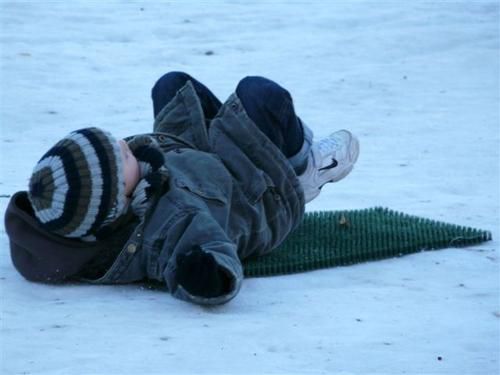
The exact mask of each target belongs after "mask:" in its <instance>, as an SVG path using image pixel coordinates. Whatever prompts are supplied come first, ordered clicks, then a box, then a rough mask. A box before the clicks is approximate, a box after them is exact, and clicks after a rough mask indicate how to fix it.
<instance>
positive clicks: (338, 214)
mask: <svg viewBox="0 0 500 375" xmlns="http://www.w3.org/2000/svg"><path fill="white" fill-rule="evenodd" d="M488 240H491V233H490V232H487V231H483V230H479V229H474V228H469V227H463V226H458V225H453V224H448V223H443V222H439V221H434V220H429V219H424V218H421V217H416V216H411V215H407V214H404V213H401V212H396V211H392V210H389V209H387V208H380V207H376V208H369V209H364V210H353V211H325V212H310V213H306V214H305V216H304V220H303V222H302V223H301V224H300V226H299V227H298V228H297V229H296V230H295V231H294V232H293V233H292V234H291V235H290V236H289V237H288V238H287V239H286V240H285V242H283V243H282V244H281V245H280V246H279V247H278V248H277V249H275V250H274V251H273V252H272V253H270V254H269V255H265V256H262V257H255V258H250V259H248V260H246V261H245V262H244V271H245V276H246V277H258V276H273V275H284V274H290V273H297V272H304V271H310V270H315V269H319V268H328V267H336V266H346V265H350V264H355V263H361V262H367V261H371V260H378V259H386V258H393V257H398V256H402V255H405V254H410V253H416V252H419V251H423V250H437V249H443V248H447V247H460V246H467V245H473V244H478V243H481V242H484V241H488Z"/></svg>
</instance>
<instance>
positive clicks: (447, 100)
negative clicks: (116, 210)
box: [0, 0, 500, 374]
mask: <svg viewBox="0 0 500 375" xmlns="http://www.w3.org/2000/svg"><path fill="white" fill-rule="evenodd" d="M0 17H1V18H0V25H1V26H0V27H1V29H0V47H1V60H0V61H1V70H0V73H1V75H0V89H1V98H0V99H1V100H0V105H1V107H0V108H1V109H0V124H1V134H0V145H1V146H0V147H1V154H0V168H1V169H0V176H1V177H0V212H2V214H3V212H4V211H5V207H6V205H7V202H8V197H9V196H10V195H12V194H13V193H14V192H15V191H17V190H25V189H26V186H27V181H28V179H29V176H30V173H31V170H32V168H33V166H34V164H35V163H36V161H37V160H38V159H39V158H40V157H41V155H42V154H43V153H44V152H45V150H46V149H47V148H49V147H50V146H52V145H53V144H54V143H55V142H56V141H57V140H58V139H59V138H60V137H62V136H64V135H65V134H67V133H68V132H70V131H71V130H74V129H77V128H80V127H85V126H91V125H92V126H94V125H95V126H100V127H104V128H106V129H108V130H111V131H113V132H114V134H115V135H117V136H120V137H121V136H126V135H130V134H134V133H139V132H144V131H148V130H149V129H151V125H152V108H151V99H150V89H151V87H152V85H153V84H154V82H155V80H156V79H157V78H158V77H159V76H160V75H162V74H163V73H165V72H167V71H171V70H181V71H186V72H188V73H190V74H192V75H193V76H194V77H196V78H198V79H199V80H201V81H202V82H204V83H205V84H206V85H207V86H209V87H210V88H212V90H213V91H214V92H215V93H216V95H218V96H219V97H220V98H221V99H225V98H227V97H228V96H229V94H230V93H231V92H232V90H233V89H234V87H235V85H236V83H237V82H238V80H239V79H241V78H242V77H244V76H246V75H262V76H266V77H269V78H272V79H274V80H275V81H277V82H278V83H280V84H281V85H283V86H284V87H286V88H287V89H288V90H289V91H290V92H291V93H292V95H293V97H294V102H295V106H296V110H297V113H298V114H299V115H300V116H301V117H302V118H303V120H304V121H305V122H306V123H307V124H308V125H309V126H310V127H311V128H312V129H313V130H314V131H315V134H316V136H317V137H321V136H325V135H327V134H328V133H330V132H332V131H335V130H337V129H340V128H347V129H350V130H351V131H353V132H354V133H356V134H357V135H358V136H359V138H360V140H361V146H362V147H361V155H360V158H359V161H358V164H357V166H356V168H355V170H354V172H353V173H352V174H351V175H350V176H349V177H348V178H347V179H345V180H343V181H341V182H339V183H337V184H332V185H331V186H328V187H326V188H325V189H324V191H323V193H322V194H321V195H320V196H319V198H318V199H317V200H315V201H314V202H312V203H311V204H309V205H308V206H307V209H308V210H310V211H312V210H335V209H355V208H366V207H372V206H386V207H390V208H392V209H395V210H399V211H404V212H406V213H409V214H414V215H420V216H424V217H428V218H432V219H436V220H443V221H448V222H452V223H455V224H461V225H468V226H474V227H479V228H482V229H486V230H490V231H492V234H493V241H491V242H487V243H484V244H482V245H480V246H474V247H470V248H465V249H446V250H442V251H436V252H425V253H419V254H415V255H411V256H406V257H402V258H398V259H390V260H386V261H379V262H371V263H366V264H361V265H356V266H350V267H342V268H334V269H327V270H321V271H316V272H309V273H304V274H299V275H293V276H283V277H270V278H262V279H248V280H246V281H245V282H244V286H243V288H242V290H241V292H240V294H239V296H238V297H237V298H236V299H235V300H233V301H232V302H231V303H229V304H227V305H225V306H221V307H216V308H202V307H199V306H195V305H191V304H188V303H184V302H181V301H178V300H175V299H174V298H172V297H171V296H170V295H169V294H167V293H165V292H164V291H162V290H151V289H148V288H145V287H144V286H141V285H135V284H134V285H125V286H88V285H80V284H73V285H62V286H53V285H44V284H35V283H30V282H27V281H26V280H24V279H23V278H22V277H21V276H20V275H19V274H18V273H17V272H16V271H15V269H14V268H13V266H12V263H11V261H10V256H9V245H8V238H7V236H6V233H5V228H4V226H3V224H2V226H1V227H0V249H1V251H0V288H1V333H0V340H1V367H0V373H2V374H154V373H156V374H185V373H197V374H226V373H227V374H281V373H282V374H374V373H381V374H498V372H499V353H500V348H499V342H500V334H499V333H500V327H499V325H500V303H499V242H498V236H499V26H498V25H499V4H498V2H496V1H494V2H484V1H463V2H449V1H439V2H437V1H436V2H427V1H426V2H423V1H412V2H410V1H383V2H375V1H373V2H366V1H365V2H361V1H354V2H347V1H340V2H338V1H337V2H334V1H314V2H309V3H306V2H284V1H266V2H263V1H262V2H246V1H238V2H229V1H228V2H220V1H204V2H201V1H200V2H189V1H183V2H180V1H179V2H161V1H150V2H149V1H139V2H127V1H106V2H101V1H97V0H96V1H92V0H89V1H84V0H76V1H71V2H66V1H63V0H61V1H35V0H33V1H11V2H10V1H3V0H0Z"/></svg>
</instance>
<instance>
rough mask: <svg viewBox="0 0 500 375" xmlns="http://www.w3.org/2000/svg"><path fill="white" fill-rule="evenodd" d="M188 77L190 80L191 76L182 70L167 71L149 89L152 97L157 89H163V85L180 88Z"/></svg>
mask: <svg viewBox="0 0 500 375" xmlns="http://www.w3.org/2000/svg"><path fill="white" fill-rule="evenodd" d="M190 79H191V80H192V77H191V76H190V75H189V74H187V73H184V72H168V73H166V74H164V75H163V76H161V77H160V78H159V79H158V80H157V81H156V83H155V84H154V86H153V88H152V89H151V95H152V96H153V97H154V96H155V95H156V94H157V93H158V91H163V89H164V88H165V87H171V88H172V87H175V88H176V89H180V88H181V87H183V86H184V85H185V84H186V82H187V81H188V80H190Z"/></svg>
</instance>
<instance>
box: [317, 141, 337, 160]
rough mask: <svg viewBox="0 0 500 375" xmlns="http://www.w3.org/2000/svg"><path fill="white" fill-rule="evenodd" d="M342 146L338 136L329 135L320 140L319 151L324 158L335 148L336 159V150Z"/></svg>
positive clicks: (333, 156)
mask: <svg viewBox="0 0 500 375" xmlns="http://www.w3.org/2000/svg"><path fill="white" fill-rule="evenodd" d="M340 148H341V143H340V140H339V139H338V138H337V137H327V138H324V139H322V140H321V141H319V142H318V151H319V154H320V155H321V157H322V158H324V157H325V155H327V154H329V153H331V151H332V150H333V151H334V152H333V154H332V159H334V158H335V155H336V152H335V151H337V150H338V149H340Z"/></svg>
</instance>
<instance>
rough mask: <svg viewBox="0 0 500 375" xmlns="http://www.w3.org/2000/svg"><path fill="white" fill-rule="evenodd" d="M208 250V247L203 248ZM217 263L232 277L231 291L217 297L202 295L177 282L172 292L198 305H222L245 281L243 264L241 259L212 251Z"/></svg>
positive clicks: (234, 295) (175, 295)
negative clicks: (191, 291) (195, 293)
mask: <svg viewBox="0 0 500 375" xmlns="http://www.w3.org/2000/svg"><path fill="white" fill-rule="evenodd" d="M203 250H204V251H207V249H203ZM210 254H212V255H213V257H214V258H215V261H216V262H217V264H218V265H219V266H220V267H221V268H223V269H224V270H225V271H226V273H227V275H228V276H229V278H230V279H231V281H230V283H231V285H230V288H229V292H228V293H226V294H223V295H220V296H217V297H209V298H208V297H200V296H196V295H193V294H190V293H189V292H188V291H187V290H186V289H184V288H183V287H182V285H180V284H177V285H176V286H175V290H174V291H173V292H172V294H173V296H174V297H176V298H179V299H182V300H184V301H188V302H192V303H196V304H198V305H220V304H223V303H226V302H229V301H230V300H232V299H233V298H234V297H236V295H237V294H238V292H239V291H240V289H241V284H242V282H243V266H242V265H241V262H240V261H239V260H236V259H234V258H232V257H230V256H228V255H226V254H222V253H219V252H213V251H210Z"/></svg>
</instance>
